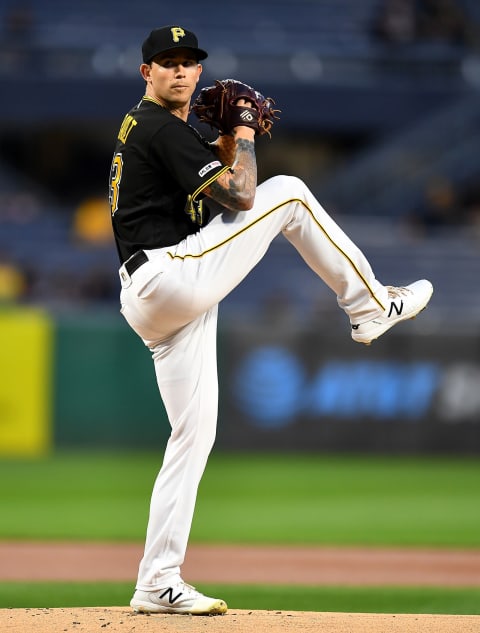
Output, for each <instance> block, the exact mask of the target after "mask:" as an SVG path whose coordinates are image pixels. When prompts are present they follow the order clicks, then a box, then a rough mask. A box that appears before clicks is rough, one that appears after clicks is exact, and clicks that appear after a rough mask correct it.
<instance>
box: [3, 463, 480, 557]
mask: <svg viewBox="0 0 480 633" xmlns="http://www.w3.org/2000/svg"><path fill="white" fill-rule="evenodd" d="M161 460H162V455H161V454H153V453H111V454H103V453H84V452H78V453H76V452H73V453H58V454H56V455H54V456H52V457H51V458H49V459H45V460H38V461H22V460H10V461H9V460H2V461H0V504H1V511H0V538H2V539H58V538H60V539H83V540H135V541H136V540H138V541H142V540H143V538H144V533H145V525H146V520H147V513H148V505H149V499H150V494H151V489H152V485H153V481H154V478H155V476H156V473H157V471H158V468H159V467H160V464H161ZM479 490H480V462H479V461H478V460H475V459H473V458H465V457H462V458H454V457H452V458H447V457H442V458H433V457H431V458H408V457H366V456H325V455H321V454H309V455H260V454H253V455H244V454H238V455H237V454H216V453H214V454H213V455H212V457H211V459H210V461H209V463H208V466H207V470H206V472H205V476H204V478H203V481H202V484H201V486H200V491H199V497H198V503H197V510H196V514H195V518H194V523H193V528H192V541H197V542H239V543H241V542H243V543H297V544H302V543H303V544H338V545H342V544H349V545H372V546H374V545H399V546H401V545H405V546H407V545H408V546H449V547H459V548H462V547H479V546H480V503H479V492H478V491H479Z"/></svg>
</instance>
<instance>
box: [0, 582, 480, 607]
mask: <svg viewBox="0 0 480 633" xmlns="http://www.w3.org/2000/svg"><path fill="white" fill-rule="evenodd" d="M198 588H199V589H201V590H202V591H204V592H205V593H207V594H209V595H218V596H221V597H222V598H224V599H225V600H226V602H227V604H228V605H229V608H230V610H231V611H232V610H234V609H248V610H256V609H266V610H273V611H331V612H335V611H336V612H350V613H444V614H456V615H459V614H471V615H477V614H480V589H437V588H426V587H413V588H398V587H380V588H371V587H368V588H363V587H361V588H356V587H353V588H352V587H266V586H243V585H225V586H219V585H202V586H201V587H200V586H199V587H198ZM132 590H133V589H132V585H131V584H127V583H69V584H65V583H53V582H50V583H0V608H28V607H49V608H55V607H77V606H79V607H105V606H125V607H127V605H128V603H129V601H130V598H131V595H132Z"/></svg>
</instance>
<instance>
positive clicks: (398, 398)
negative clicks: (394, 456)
mask: <svg viewBox="0 0 480 633" xmlns="http://www.w3.org/2000/svg"><path fill="white" fill-rule="evenodd" d="M406 327H407V326H405V329H406ZM222 354H223V356H222V364H221V372H220V380H221V394H222V395H221V402H220V419H219V432H218V438H219V443H220V444H221V445H222V446H223V447H225V448H229V449H234V448H237V449H240V448H247V449H248V448H261V449H262V450H265V449H269V448H271V449H275V450H276V449H290V450H339V451H355V450H361V451H387V452H446V451H447V452H451V451H456V452H468V453H476V452H480V339H477V338H475V337H471V336H455V337H445V336H439V335H433V334H412V333H405V334H403V333H401V334H397V333H393V332H391V333H389V335H388V336H385V337H384V338H382V339H380V340H379V341H377V342H375V343H373V344H372V345H371V346H370V347H365V346H361V345H358V344H356V343H353V342H352V341H351V339H350V338H349V337H348V335H347V336H345V334H344V333H338V334H333V335H329V336H324V335H321V334H319V333H318V332H313V331H311V330H303V331H300V332H295V333H289V332H288V331H287V329H286V328H284V327H282V328H278V330H277V329H275V328H274V329H273V331H272V328H265V330H264V331H262V330H261V329H259V328H258V327H256V328H252V329H248V328H240V327H237V328H236V327H233V326H231V327H229V329H228V332H225V336H224V337H223V339H222Z"/></svg>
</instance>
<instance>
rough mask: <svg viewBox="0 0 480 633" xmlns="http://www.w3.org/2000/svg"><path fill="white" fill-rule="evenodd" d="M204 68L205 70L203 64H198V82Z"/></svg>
mask: <svg viewBox="0 0 480 633" xmlns="http://www.w3.org/2000/svg"><path fill="white" fill-rule="evenodd" d="M202 70H203V66H202V64H198V74H197V84H198V81H199V79H200V75H201V74H202Z"/></svg>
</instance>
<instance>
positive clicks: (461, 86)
mask: <svg viewBox="0 0 480 633" xmlns="http://www.w3.org/2000/svg"><path fill="white" fill-rule="evenodd" d="M457 4H458V5H459V7H460V8H461V9H462V10H463V11H464V13H465V17H466V20H467V22H468V23H469V25H471V26H472V27H473V28H472V36H471V37H469V38H467V39H466V41H464V42H456V41H453V42H452V41H442V40H430V41H429V40H427V41H425V40H418V39H414V40H413V41H410V42H408V43H406V44H404V45H400V46H398V45H393V44H392V43H391V42H388V41H385V40H382V39H381V38H379V37H378V35H377V34H376V31H375V25H376V23H377V20H378V16H379V14H380V12H381V11H382V9H383V7H384V1H383V0H361V1H359V0H316V1H314V0H296V2H292V1H291V0H264V1H262V2H258V1H254V0H246V1H245V2H243V3H242V4H241V5H235V6H234V5H231V4H221V3H218V2H213V1H211V0H206V1H205V2H203V3H201V4H198V3H194V2H190V1H188V2H184V3H182V5H181V7H180V8H178V7H177V6H172V5H168V6H160V5H159V3H158V2H154V1H153V0H139V1H138V2H136V3H132V2H129V1H127V0H117V1H116V2H113V1H111V0H108V1H104V2H97V1H96V0H85V1H84V2H82V3H80V4H78V3H77V4H74V3H68V2H64V0H29V1H25V2H22V3H20V4H18V3H17V2H15V3H14V2H10V3H9V2H3V3H2V5H1V7H0V33H1V38H0V78H1V80H2V84H3V86H4V89H5V94H8V95H10V96H11V98H10V99H2V101H1V103H0V235H1V238H0V246H1V247H2V249H3V250H5V249H7V250H8V253H9V254H10V257H11V258H12V261H13V262H15V263H16V264H17V265H19V266H21V267H22V268H23V269H24V270H26V271H27V272H28V275H29V279H30V288H29V293H27V295H26V296H25V298H24V300H25V301H33V302H35V301H37V302H43V303H45V304H47V305H50V306H51V307H52V308H60V307H65V305H70V306H75V305H85V304H87V305H93V306H97V305H99V304H102V303H104V302H105V301H107V302H113V303H115V302H117V301H118V299H117V278H116V267H117V265H118V264H117V256H116V253H115V250H114V247H113V245H112V244H108V243H107V244H90V245H89V244H85V243H79V242H78V240H76V239H75V235H74V232H73V225H74V214H75V209H76V208H77V207H78V199H77V198H75V197H74V196H73V195H72V198H71V200H69V201H68V200H67V201H66V200H65V197H64V196H63V197H62V199H61V201H59V200H56V199H55V191H52V190H51V189H50V190H46V189H45V183H44V182H41V178H40V174H41V171H42V170H41V169H40V166H41V165H40V163H41V162H42V161H45V160H48V153H47V154H46V155H43V156H42V157H41V158H40V159H39V160H38V162H39V165H38V167H39V168H38V170H37V172H36V173H35V172H33V173H32V162H33V163H35V157H34V158H33V159H32V157H31V156H30V157H27V158H28V160H27V159H26V157H25V155H24V157H23V160H24V165H23V167H24V169H25V171H24V173H22V161H21V160H19V159H18V157H17V159H16V161H13V159H12V157H11V156H10V153H9V149H8V148H9V147H11V146H10V145H8V144H5V143H2V141H4V140H5V139H6V138H7V136H8V138H9V142H11V137H12V130H13V135H15V134H17V135H18V136H19V137H20V136H22V135H23V136H24V137H26V138H27V139H28V136H29V135H30V134H31V133H32V132H35V133H36V134H39V133H43V134H44V135H45V137H46V143H45V144H46V146H47V147H50V148H51V152H52V153H53V152H55V147H56V145H55V144H56V142H57V140H56V137H55V135H54V132H55V126H57V125H59V123H60V122H61V124H62V125H63V126H64V127H63V129H62V133H63V134H68V133H69V130H70V133H71V134H72V138H73V135H74V132H76V134H77V135H81V134H82V129H81V128H82V126H87V127H90V128H91V131H92V135H97V136H98V137H99V140H98V143H99V146H100V151H101V152H102V160H103V162H105V160H104V157H105V156H108V155H109V152H110V151H111V144H112V141H113V137H112V138H110V137H109V136H108V135H107V136H108V139H109V140H105V141H103V140H102V138H101V137H102V134H104V133H105V130H108V129H111V130H115V129H116V126H117V125H118V121H119V118H120V117H121V115H122V114H123V112H124V111H125V110H126V109H128V108H129V107H130V106H131V104H132V103H133V102H134V100H135V99H137V98H138V96H139V94H140V91H141V90H142V84H141V80H140V78H139V76H138V65H139V63H140V50H139V44H140V42H141V41H142V40H143V38H144V37H145V35H146V33H148V31H149V30H150V29H151V28H154V27H156V26H160V25H161V24H169V23H172V24H174V23H178V22H180V23H187V22H188V26H191V28H193V29H194V30H195V31H196V33H197V34H198V36H199V40H200V42H201V43H202V44H203V45H204V46H205V47H206V48H207V49H208V50H209V51H210V52H211V54H210V57H209V59H208V60H207V62H206V63H205V70H204V76H203V77H202V80H203V81H204V82H206V83H208V82H211V80H212V78H214V77H216V76H217V74H223V73H224V72H225V73H227V74H229V75H230V74H234V75H235V76H237V77H239V78H241V79H243V80H244V81H248V82H251V83H254V84H255V85H257V83H258V84H259V85H260V87H261V89H262V91H264V92H266V93H268V94H271V95H272V96H274V97H275V99H276V101H277V103H278V104H279V107H281V109H282V119H281V123H280V125H279V126H278V138H279V139H280V138H281V139H282V140H283V141H284V142H286V145H287V146H288V144H289V143H290V146H291V153H292V155H294V152H295V140H296V139H297V138H298V134H299V133H300V132H301V133H302V134H304V135H306V136H307V137H309V138H310V140H311V144H312V146H313V145H314V144H315V143H319V142H321V140H322V141H323V140H324V139H326V144H327V145H328V143H331V145H332V154H335V152H336V153H337V154H338V153H340V154H341V159H340V160H338V159H337V160H336V161H335V160H332V167H331V169H327V170H325V171H324V173H321V174H320V173H318V174H316V175H315V176H314V178H313V179H309V180H308V184H309V185H310V186H311V187H312V189H313V190H314V192H315V193H316V194H317V195H318V196H319V199H320V200H321V201H322V202H323V203H324V204H325V206H326V208H327V209H329V210H331V211H332V212H333V213H334V214H335V215H336V216H337V217H338V219H339V220H340V221H341V222H342V223H344V224H345V225H346V226H347V228H348V231H349V232H350V234H351V235H352V237H353V238H354V239H355V241H357V242H358V243H359V245H360V246H361V247H363V248H364V249H365V250H366V252H367V253H368V256H369V258H370V259H371V261H372V263H373V264H374V266H375V268H376V269H377V270H378V274H379V276H381V279H382V280H383V281H385V283H404V282H408V281H410V280H411V279H413V278H415V277H418V276H427V277H428V276H429V277H430V278H431V279H432V281H433V282H434V284H435V286H436V288H437V291H436V293H435V299H434V305H435V310H431V311H430V314H431V315H432V316H429V317H428V318H429V319H430V322H431V324H432V327H433V325H434V323H433V321H434V320H435V319H436V320H440V321H441V322H445V321H446V320H448V319H451V318H455V319H456V320H459V318H460V317H459V313H461V320H462V321H464V322H465V323H469V324H471V325H472V326H474V325H475V324H476V323H478V319H479V316H480V304H478V303H475V299H473V301H474V303H473V304H472V293H471V289H472V286H473V285H474V283H475V279H474V274H475V271H478V269H479V263H480V249H479V248H478V239H480V238H479V236H478V229H477V226H476V225H475V226H474V225H471V226H469V225H462V226H458V227H455V229H454V230H452V227H447V228H446V229H445V230H439V231H437V232H436V233H435V234H434V235H430V234H429V235H419V234H418V233H415V232H412V231H409V228H411V227H409V226H408V225H407V224H406V223H405V222H404V219H405V216H406V215H407V214H409V213H411V212H412V211H413V210H414V209H415V207H416V206H417V205H418V204H419V203H420V201H421V197H422V195H423V194H424V191H425V186H426V184H427V183H428V182H429V181H430V180H431V179H432V178H433V177H444V178H448V179H449V180H450V181H451V182H452V183H454V185H455V187H456V188H458V189H459V190H460V191H461V190H462V188H463V187H469V186H470V185H471V183H472V181H476V180H478V176H479V174H480V167H479V165H480V161H479V158H480V156H479V154H480V150H479V148H480V115H479V112H480V108H479V105H480V104H479V94H478V89H479V87H480V61H479V57H478V54H479V48H478V42H477V39H476V31H477V30H478V24H479V22H480V3H479V2H478V0H458V3H457ZM25 72H28V73H29V75H28V79H27V80H25V78H24V77H25V75H24V73H25ZM15 96H16V97H17V98H14V97H15ZM49 126H50V127H51V129H52V136H51V137H49V136H48V134H49V133H50V132H49ZM79 129H80V132H79ZM57 138H58V137H57ZM5 148H7V149H5ZM32 151H34V150H32ZM69 151H70V152H72V153H75V151H76V147H75V143H74V142H72V143H71V147H70V150H69ZM259 152H261V149H259ZM13 162H15V165H13ZM27 163H28V165H27ZM98 164H99V165H100V167H99V166H98V165H96V166H95V173H92V172H93V171H94V170H93V169H91V170H90V172H89V170H88V169H86V170H85V172H84V173H83V174H82V178H83V179H84V181H85V191H84V197H88V196H89V195H90V194H96V193H97V192H98V182H99V180H102V179H104V180H105V182H106V180H107V173H106V172H107V168H108V167H107V168H106V169H105V174H103V173H102V174H99V173H97V171H98V169H101V165H102V161H101V160H100V161H98ZM298 164H299V162H298ZM27 167H28V169H27ZM267 171H268V169H267ZM296 175H299V176H300V177H302V176H303V174H302V173H297V174H296ZM35 176H37V177H38V181H35ZM94 177H95V178H94ZM89 178H91V179H92V182H91V183H90V187H89V180H88V179H89ZM93 179H94V182H93ZM26 194H27V196H28V194H31V196H33V202H32V200H30V206H28V203H27V197H24V198H23V203H21V204H23V208H24V209H27V211H28V212H25V213H23V214H22V213H20V214H16V213H13V212H12V209H13V208H14V207H15V204H16V205H17V206H16V208H17V210H18V201H19V200H22V196H26ZM12 200H16V201H17V202H16V203H15V204H14V203H13V202H12ZM35 204H37V205H38V208H34V207H35ZM445 253H448V257H446V256H445ZM280 261H281V262H282V263H281V264H280V266H279V262H280ZM280 267H281V269H282V270H284V271H288V273H286V276H284V277H283V279H279V278H278V277H277V276H276V274H275V271H276V270H279V269H280ZM60 274H61V275H60ZM94 277H96V278H97V279H99V280H102V283H101V284H100V283H99V284H97V285H95V284H93V285H92V283H91V281H92V278H94ZM293 277H295V279H296V280H297V281H296V283H292V282H291V279H292V278H293ZM106 279H110V282H107V281H105V280H106ZM267 280H268V287H269V288H271V291H272V294H275V293H277V296H280V295H282V293H287V292H288V293H289V294H288V297H287V300H288V301H290V302H292V303H293V304H294V305H295V307H296V311H297V312H300V313H302V314H303V318H309V317H308V315H310V316H312V318H315V314H317V313H318V310H321V309H328V308H327V307H325V308H321V307H319V306H321V305H322V299H323V297H324V296H325V297H326V295H327V294H329V291H328V290H327V289H324V288H323V286H322V285H321V284H320V285H319V284H318V282H317V281H316V280H315V279H314V278H313V276H312V273H310V271H308V269H305V266H304V265H303V263H301V262H300V261H299V259H298V255H297V254H296V253H295V252H292V249H291V248H290V247H289V246H288V245H285V244H284V243H283V241H281V240H276V241H275V242H274V244H273V245H272V249H271V253H270V255H269V257H267V258H266V259H265V260H264V261H263V262H261V264H260V266H259V268H258V270H257V271H255V272H254V273H253V274H252V276H251V277H250V278H249V279H247V280H246V281H245V282H244V284H243V285H242V286H241V287H240V288H239V289H237V290H236V291H235V292H234V293H233V294H232V296H231V297H229V298H228V300H227V301H226V302H225V311H226V313H228V314H235V313H236V314H238V313H240V312H241V311H242V310H243V311H251V312H256V313H258V312H259V311H261V310H263V309H264V308H265V288H266V285H267ZM312 297H314V298H315V299H313V300H312ZM325 305H326V306H331V298H330V299H325ZM294 312H295V310H294ZM306 315H307V316H306ZM427 320H428V319H427Z"/></svg>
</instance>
